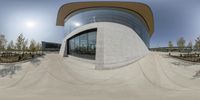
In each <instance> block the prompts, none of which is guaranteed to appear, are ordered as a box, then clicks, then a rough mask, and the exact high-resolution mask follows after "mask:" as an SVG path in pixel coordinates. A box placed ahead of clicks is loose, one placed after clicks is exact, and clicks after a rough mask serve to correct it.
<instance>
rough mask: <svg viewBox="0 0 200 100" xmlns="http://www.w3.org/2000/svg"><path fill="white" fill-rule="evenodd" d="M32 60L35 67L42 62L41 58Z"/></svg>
mask: <svg viewBox="0 0 200 100" xmlns="http://www.w3.org/2000/svg"><path fill="white" fill-rule="evenodd" d="M30 62H31V64H33V66H35V67H37V66H39V65H40V64H41V60H40V59H39V58H35V59H32V60H31V61H30Z"/></svg>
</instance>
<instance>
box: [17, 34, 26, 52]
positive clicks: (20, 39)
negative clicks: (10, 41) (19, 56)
mask: <svg viewBox="0 0 200 100" xmlns="http://www.w3.org/2000/svg"><path fill="white" fill-rule="evenodd" d="M24 42H25V38H24V36H23V33H21V34H20V35H19V36H18V37H17V41H16V49H17V50H19V51H21V50H23V44H24Z"/></svg>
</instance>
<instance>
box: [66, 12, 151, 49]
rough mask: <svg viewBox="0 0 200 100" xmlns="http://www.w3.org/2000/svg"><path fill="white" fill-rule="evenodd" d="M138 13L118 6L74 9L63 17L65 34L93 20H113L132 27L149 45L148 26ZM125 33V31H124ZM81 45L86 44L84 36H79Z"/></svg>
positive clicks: (93, 21)
mask: <svg viewBox="0 0 200 100" xmlns="http://www.w3.org/2000/svg"><path fill="white" fill-rule="evenodd" d="M141 19H142V18H140V16H139V15H137V14H135V13H133V12H132V11H129V10H126V9H120V8H87V9H82V10H79V11H76V12H74V13H72V14H71V15H69V16H68V17H67V18H66V19H65V31H66V33H67V34H69V33H70V32H72V31H73V30H75V29H76V28H78V27H80V26H83V25H86V24H89V23H95V22H114V23H119V24H123V25H126V26H128V27H130V28H132V29H133V30H134V31H136V33H137V34H138V36H139V37H140V38H141V39H142V40H143V41H144V43H145V44H146V45H147V47H149V38H150V36H149V34H148V28H147V26H146V24H145V22H144V21H143V20H141ZM124 35H126V33H124ZM80 38H81V41H83V43H82V44H81V45H82V46H83V47H84V46H85V44H86V41H85V40H84V39H85V36H82V37H80Z"/></svg>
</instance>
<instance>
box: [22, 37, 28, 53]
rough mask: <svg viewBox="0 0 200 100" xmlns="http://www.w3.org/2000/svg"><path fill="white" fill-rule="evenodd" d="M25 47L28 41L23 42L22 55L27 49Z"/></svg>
mask: <svg viewBox="0 0 200 100" xmlns="http://www.w3.org/2000/svg"><path fill="white" fill-rule="evenodd" d="M27 45H28V39H27V40H25V41H24V42H23V45H22V51H23V53H24V51H26V50H27V49H28V47H27Z"/></svg>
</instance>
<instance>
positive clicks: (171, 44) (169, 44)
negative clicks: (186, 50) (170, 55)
mask: <svg viewBox="0 0 200 100" xmlns="http://www.w3.org/2000/svg"><path fill="white" fill-rule="evenodd" d="M168 47H169V49H170V51H171V49H172V47H173V43H172V41H169V42H168Z"/></svg>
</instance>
